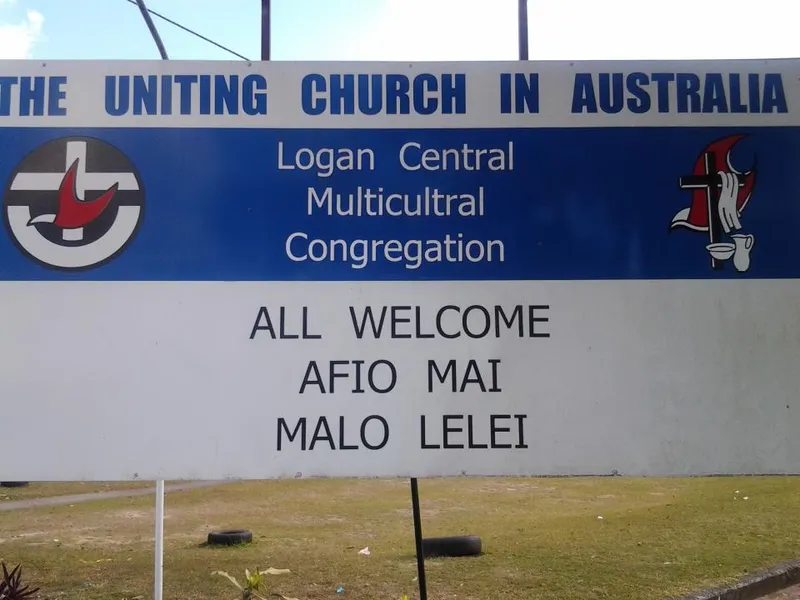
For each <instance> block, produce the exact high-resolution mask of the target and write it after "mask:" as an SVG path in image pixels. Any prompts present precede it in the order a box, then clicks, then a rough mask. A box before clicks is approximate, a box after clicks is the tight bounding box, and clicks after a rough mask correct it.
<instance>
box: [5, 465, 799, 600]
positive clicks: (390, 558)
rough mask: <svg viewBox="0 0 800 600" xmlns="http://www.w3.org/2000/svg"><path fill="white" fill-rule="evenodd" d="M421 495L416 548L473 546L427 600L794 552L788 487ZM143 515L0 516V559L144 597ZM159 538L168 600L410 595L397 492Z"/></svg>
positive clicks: (735, 572) (198, 514)
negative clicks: (233, 538) (228, 533)
mask: <svg viewBox="0 0 800 600" xmlns="http://www.w3.org/2000/svg"><path fill="white" fill-rule="evenodd" d="M737 491H738V494H737V493H736V492H737ZM745 497H747V500H745V499H744V498H745ZM420 498H421V505H422V519H423V534H424V535H425V536H426V537H428V536H443V535H461V534H478V535H480V536H481V537H482V540H483V544H484V555H483V556H481V557H471V558H456V559H452V558H451V559H436V560H429V561H427V563H426V564H427V580H428V589H429V597H430V598H431V600H434V599H435V600H455V599H459V600H460V599H464V600H467V599H469V600H492V599H510V600H522V599H547V600H550V599H553V600H555V599H558V600H573V599H574V600H591V599H596V598H597V599H600V598H608V599H613V600H644V599H663V598H666V597H668V596H671V595H677V594H680V593H688V592H690V591H693V590H696V589H702V588H704V587H706V586H709V585H716V584H721V583H725V582H729V581H734V580H736V579H738V578H740V577H741V576H743V575H745V574H746V573H748V572H752V571H754V570H760V569H762V568H765V567H768V566H772V565H773V564H775V563H778V562H782V561H785V560H792V559H796V558H800V527H797V518H798V515H800V478H778V477H775V478H707V479H627V478H580V479H443V480H420ZM599 516H602V517H603V518H602V519H599V518H598V517H599ZM153 517H154V511H153V498H152V497H151V496H145V497H136V498H124V499H116V500H103V501H96V502H90V503H84V504H76V505H74V506H72V507H69V506H56V507H48V508H36V509H26V510H21V511H10V512H6V513H0V538H2V542H1V543H0V556H1V557H2V558H3V559H4V560H5V561H6V562H7V563H9V564H11V565H14V564H16V563H18V562H21V563H22V564H23V568H24V575H25V578H26V579H28V580H30V582H31V583H33V584H35V585H39V586H41V588H42V590H43V592H44V593H45V595H43V597H44V598H69V599H71V600H72V599H74V600H100V599H102V600H122V599H131V598H133V597H135V596H137V595H140V596H142V597H143V598H147V599H150V598H152V563H153V533H154V526H153ZM219 528H248V529H250V530H251V531H253V533H254V536H255V541H254V543H253V544H252V545H250V546H248V547H241V548H214V547H204V545H203V542H204V541H205V539H206V534H207V533H208V531H210V530H212V529H219ZM165 535H166V550H165V552H166V555H165V561H164V582H165V594H164V597H165V598H169V599H171V600H172V599H175V600H211V599H213V600H221V599H224V598H230V599H231V600H234V599H236V598H237V590H236V589H235V588H234V587H233V586H232V585H231V584H230V582H228V581H226V580H224V579H222V578H218V577H212V576H211V572H212V571H213V570H217V569H221V570H226V571H229V572H230V573H231V574H233V575H235V576H237V577H238V578H239V579H241V576H242V574H243V571H244V569H245V568H250V569H251V570H253V569H254V568H255V567H260V568H263V569H265V568H267V567H275V568H287V569H291V573H290V574H286V575H276V576H271V577H268V584H269V585H270V588H269V589H268V590H267V591H266V593H264V595H265V596H269V593H270V592H278V593H280V594H283V595H284V596H288V597H292V598H299V599H301V600H304V599H323V598H342V599H343V600H344V599H364V600H366V599H370V600H399V598H400V597H401V595H402V594H408V595H409V597H410V598H415V597H416V596H417V591H416V585H417V584H416V582H415V581H414V578H415V577H416V563H415V559H414V537H413V523H412V516H411V506H410V495H409V486H408V482H407V481H406V480H389V481H386V480H357V481H352V480H289V481H273V482H246V483H230V484H226V485H222V486H219V487H213V488H207V489H202V490H193V491H187V492H176V493H172V494H168V495H167V499H166V521H165ZM365 546H369V548H370V550H371V554H370V555H369V556H364V555H361V554H359V553H358V550H360V549H361V548H363V547H365ZM339 585H341V586H343V587H344V590H345V591H344V594H343V595H337V594H336V588H337V586H339Z"/></svg>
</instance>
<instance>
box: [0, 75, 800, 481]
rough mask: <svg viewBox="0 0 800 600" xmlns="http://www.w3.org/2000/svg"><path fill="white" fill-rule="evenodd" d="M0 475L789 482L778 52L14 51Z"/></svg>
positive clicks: (798, 444)
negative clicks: (397, 56)
mask: <svg viewBox="0 0 800 600" xmlns="http://www.w3.org/2000/svg"><path fill="white" fill-rule="evenodd" d="M4 72H5V75H4V76H3V77H0V181H2V182H4V183H3V186H4V187H3V189H2V200H3V221H4V227H3V231H2V235H0V302H1V303H2V307H3V310H2V311H0V349H2V356H3V359H4V360H3V361H2V362H0V398H1V399H2V400H1V402H2V407H3V419H2V425H0V428H1V429H0V452H2V454H3V456H5V457H7V459H6V460H5V461H4V462H3V466H2V468H0V478H2V479H3V480H30V481H36V480H115V479H126V480H127V479H148V480H153V479H168V480H169V479H218V478H254V479H265V478H278V477H280V478H283V477H318V476H319V477H350V476H358V477H374V476H381V477H394V476H399V477H425V476H463V475H467V476H483V475H584V474H599V475H603V474H620V475H654V476H655V475H688V474H711V473H729V474H739V473H759V474H764V473H800V436H798V432H800V404H799V403H798V397H799V396H798V390H800V368H798V358H797V357H798V356H800V336H798V333H797V328H798V315H799V314H800V313H798V310H797V302H796V299H797V298H800V285H799V284H798V276H800V244H798V243H797V241H796V232H797V231H800V181H799V180H798V178H797V177H796V176H795V173H796V170H797V165H798V164H800V145H798V143H797V142H798V134H797V131H798V126H800V115H799V114H798V108H797V107H798V101H800V90H798V85H800V63H799V62H797V61H778V62H768V61H753V62H747V61H730V62H692V63H687V62H675V63H654V62H647V63H645V62H642V63H636V62H625V63H622V62H620V63H601V62H596V63H535V62H513V63H416V64H411V65H409V64H405V63H403V64H399V63H398V64H395V63H292V64H281V63H266V64H256V63H252V64H251V63H227V62H213V63H202V62H180V61H169V62H167V61H163V62H161V61H159V62H125V63H120V62H104V61H97V62H88V63H86V62H81V63H76V62H57V61H56V62H48V63H47V64H46V65H42V64H41V63H39V62H33V61H7V62H6V64H5V68H4Z"/></svg>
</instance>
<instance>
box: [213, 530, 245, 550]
mask: <svg viewBox="0 0 800 600" xmlns="http://www.w3.org/2000/svg"><path fill="white" fill-rule="evenodd" d="M252 541H253V534H252V532H250V531H248V530H247V529H224V530H222V531H212V532H211V533H209V534H208V544H209V545H210V546H235V545H237V544H249V543H250V542H252Z"/></svg>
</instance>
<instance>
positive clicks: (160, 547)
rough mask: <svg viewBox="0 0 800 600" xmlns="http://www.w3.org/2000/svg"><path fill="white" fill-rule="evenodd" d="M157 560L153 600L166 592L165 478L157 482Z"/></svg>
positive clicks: (157, 599) (156, 599)
mask: <svg viewBox="0 0 800 600" xmlns="http://www.w3.org/2000/svg"><path fill="white" fill-rule="evenodd" d="M155 554H156V560H155V563H156V564H155V577H154V582H155V583H154V588H155V589H154V593H153V600H162V598H163V594H164V480H163V479H159V480H158V481H157V482H156V552H155Z"/></svg>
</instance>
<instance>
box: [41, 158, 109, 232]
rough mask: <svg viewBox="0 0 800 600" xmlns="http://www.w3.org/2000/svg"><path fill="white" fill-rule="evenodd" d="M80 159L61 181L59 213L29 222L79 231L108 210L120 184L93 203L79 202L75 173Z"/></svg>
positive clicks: (42, 216) (76, 160)
mask: <svg viewBox="0 0 800 600" xmlns="http://www.w3.org/2000/svg"><path fill="white" fill-rule="evenodd" d="M79 161H80V159H75V162H73V163H72V166H71V167H70V168H69V170H68V171H67V172H66V174H65V175H64V179H62V180H61V185H60V186H59V188H58V213H57V214H55V215H52V214H50V215H39V216H38V217H34V218H32V219H31V220H30V221H28V225H33V224H34V223H53V224H55V225H58V226H59V227H63V228H64V229H78V228H80V227H85V226H86V225H88V224H89V223H91V222H92V221H94V220H95V219H96V218H97V217H99V216H100V214H101V213H102V212H103V211H104V210H105V209H106V207H107V206H108V204H109V203H110V202H111V199H112V198H113V197H114V194H116V193H117V189H118V188H119V183H115V184H114V185H112V186H111V187H110V188H108V189H107V190H106V191H105V192H104V193H103V195H102V196H100V197H99V198H97V199H95V200H92V201H91V202H82V201H80V200H78V196H77V194H76V190H75V171H76V170H77V169H78V162H79Z"/></svg>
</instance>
